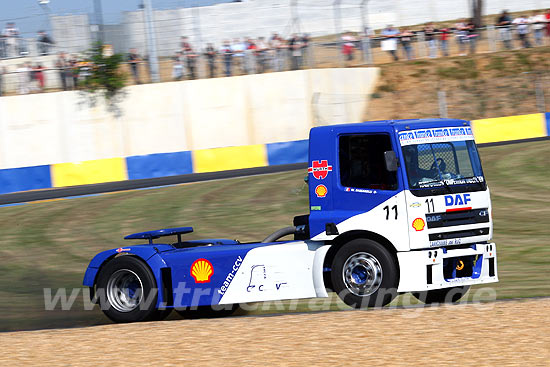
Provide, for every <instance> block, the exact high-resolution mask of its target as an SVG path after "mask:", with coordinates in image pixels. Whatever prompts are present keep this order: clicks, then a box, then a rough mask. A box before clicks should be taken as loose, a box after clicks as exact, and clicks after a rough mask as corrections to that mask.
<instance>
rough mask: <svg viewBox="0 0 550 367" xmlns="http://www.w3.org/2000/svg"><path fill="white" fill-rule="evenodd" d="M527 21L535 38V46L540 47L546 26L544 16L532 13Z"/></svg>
mask: <svg viewBox="0 0 550 367" xmlns="http://www.w3.org/2000/svg"><path fill="white" fill-rule="evenodd" d="M528 21H529V24H530V25H531V29H532V30H533V34H534V36H535V44H536V45H537V46H542V45H543V41H542V36H543V34H544V28H545V26H546V17H545V16H544V14H537V12H536V11H534V12H533V15H531V16H530V17H529V19H528Z"/></svg>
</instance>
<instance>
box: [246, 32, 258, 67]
mask: <svg viewBox="0 0 550 367" xmlns="http://www.w3.org/2000/svg"><path fill="white" fill-rule="evenodd" d="M245 47H246V49H245V56H244V61H245V63H246V70H247V72H248V73H249V74H254V73H256V56H257V50H258V47H257V45H256V42H255V41H254V40H253V39H252V38H246V43H245Z"/></svg>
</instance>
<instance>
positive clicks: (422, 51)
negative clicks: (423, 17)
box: [416, 32, 428, 59]
mask: <svg viewBox="0 0 550 367" xmlns="http://www.w3.org/2000/svg"><path fill="white" fill-rule="evenodd" d="M417 35H418V37H417V38H418V40H417V42H416V43H417V45H418V54H417V55H418V58H419V59H421V58H423V57H426V56H427V55H428V52H427V51H428V50H426V37H425V35H424V32H418V33H417Z"/></svg>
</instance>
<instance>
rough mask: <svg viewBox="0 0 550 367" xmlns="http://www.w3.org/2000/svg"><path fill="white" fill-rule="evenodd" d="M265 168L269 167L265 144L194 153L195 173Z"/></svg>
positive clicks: (204, 150)
mask: <svg viewBox="0 0 550 367" xmlns="http://www.w3.org/2000/svg"><path fill="white" fill-rule="evenodd" d="M263 166H267V151H266V147H265V145H264V144H258V145H245V146H239V147H227V148H214V149H203V150H197V151H194V152H193V172H216V171H225V170H231V169H240V168H251V167H263Z"/></svg>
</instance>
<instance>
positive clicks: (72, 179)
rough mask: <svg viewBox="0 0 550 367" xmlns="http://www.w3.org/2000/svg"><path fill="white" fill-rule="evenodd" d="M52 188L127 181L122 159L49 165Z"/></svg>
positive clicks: (124, 164) (124, 163) (124, 162)
mask: <svg viewBox="0 0 550 367" xmlns="http://www.w3.org/2000/svg"><path fill="white" fill-rule="evenodd" d="M51 175H52V184H53V187H63V186H75V185H87V184H95V183H102V182H112V181H123V180H127V179H128V175H127V173H126V160H125V159H124V158H108V159H97V160H93V161H84V162H79V163H58V164H52V165H51Z"/></svg>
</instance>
